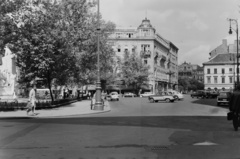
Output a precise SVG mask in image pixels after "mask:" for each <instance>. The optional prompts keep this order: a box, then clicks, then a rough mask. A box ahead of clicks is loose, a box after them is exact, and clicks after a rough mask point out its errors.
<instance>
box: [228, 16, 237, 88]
mask: <svg viewBox="0 0 240 159" xmlns="http://www.w3.org/2000/svg"><path fill="white" fill-rule="evenodd" d="M228 20H229V22H230V28H229V32H228V33H229V34H232V30H234V29H232V26H231V22H232V21H233V22H235V23H236V30H234V31H235V32H236V34H237V86H238V85H239V59H238V57H239V56H238V45H239V44H238V22H237V19H228ZM234 81H235V79H234ZM234 86H235V83H234ZM235 89H236V86H235Z"/></svg>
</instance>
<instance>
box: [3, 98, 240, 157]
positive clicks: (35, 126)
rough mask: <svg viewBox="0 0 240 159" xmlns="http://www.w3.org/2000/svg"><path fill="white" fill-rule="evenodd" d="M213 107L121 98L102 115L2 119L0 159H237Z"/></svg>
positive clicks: (227, 125) (232, 138) (222, 117)
mask: <svg viewBox="0 0 240 159" xmlns="http://www.w3.org/2000/svg"><path fill="white" fill-rule="evenodd" d="M214 103H215V100H214V99H203V100H201V99H191V98H189V97H186V98H185V100H183V101H177V102H175V103H164V102H161V103H160V102H159V103H148V101H147V99H146V98H144V99H142V98H135V99H131V98H126V99H120V101H116V102H110V105H111V108H112V111H111V112H109V113H104V114H94V115H90V116H86V115H85V116H75V117H71V118H58V119H56V118H55V119H54V118H51V119H46V118H45V119H2V120H0V127H1V129H0V159H30V158H32V159H85V158H87V159H88V158H89V159H162V158H164V159H165V158H167V159H168V158H169V159H172V158H176V159H178V158H183V159H192V158H195V159H198V158H204V159H208V158H209V159H210V158H211V159H213V158H221V159H231V158H232V159H236V158H239V157H240V151H239V145H240V134H239V132H236V131H234V130H233V127H232V124H231V121H227V120H226V114H224V113H226V112H227V108H224V107H215V106H214ZM175 109H176V110H175ZM188 109H190V110H188ZM177 110H178V111H177ZM180 110H181V111H180ZM165 113H166V114H165ZM164 114H165V115H164ZM179 114H180V115H179ZM182 114H185V115H182Z"/></svg>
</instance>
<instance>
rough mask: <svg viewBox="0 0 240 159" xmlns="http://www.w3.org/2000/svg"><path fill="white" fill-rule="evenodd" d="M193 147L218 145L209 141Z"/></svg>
mask: <svg viewBox="0 0 240 159" xmlns="http://www.w3.org/2000/svg"><path fill="white" fill-rule="evenodd" d="M193 145H194V146H212V145H218V144H216V143H213V142H209V141H204V142H199V143H195V144H193Z"/></svg>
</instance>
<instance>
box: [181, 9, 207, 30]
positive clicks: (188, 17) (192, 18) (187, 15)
mask: <svg viewBox="0 0 240 159" xmlns="http://www.w3.org/2000/svg"><path fill="white" fill-rule="evenodd" d="M179 19H180V21H184V23H185V27H186V29H198V30H199V31H205V30H207V29H208V28H209V27H208V25H207V24H206V23H205V22H203V21H202V20H201V19H200V16H199V15H198V14H197V13H196V12H192V11H179Z"/></svg>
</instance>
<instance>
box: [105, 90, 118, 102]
mask: <svg viewBox="0 0 240 159" xmlns="http://www.w3.org/2000/svg"><path fill="white" fill-rule="evenodd" d="M107 99H108V100H111V101H112V100H117V101H118V100H119V94H118V92H111V93H110V94H109V95H107Z"/></svg>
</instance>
